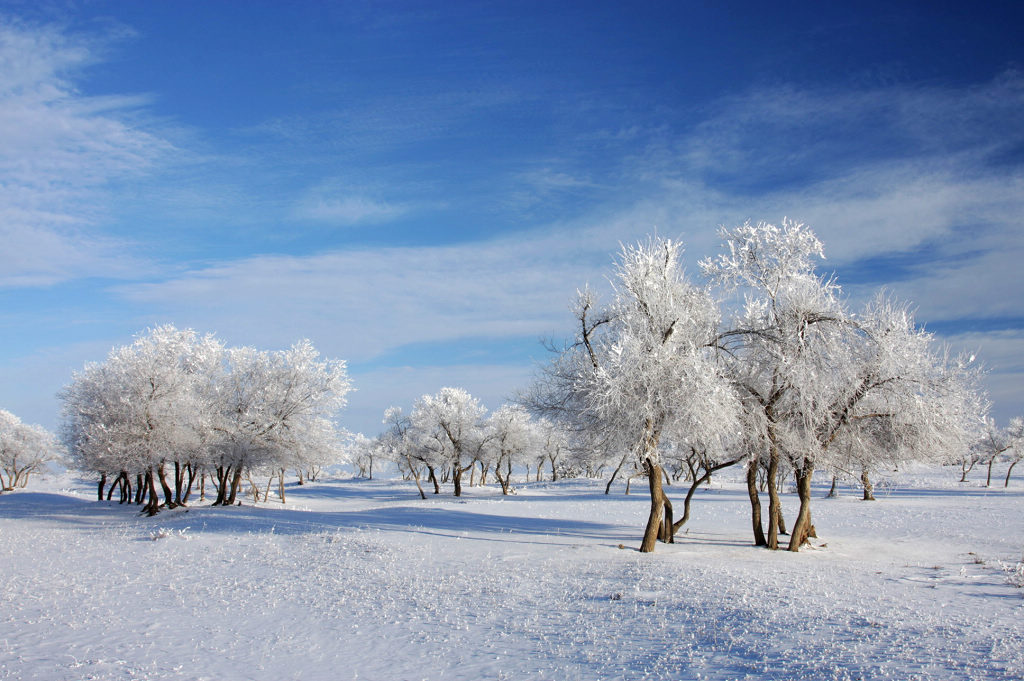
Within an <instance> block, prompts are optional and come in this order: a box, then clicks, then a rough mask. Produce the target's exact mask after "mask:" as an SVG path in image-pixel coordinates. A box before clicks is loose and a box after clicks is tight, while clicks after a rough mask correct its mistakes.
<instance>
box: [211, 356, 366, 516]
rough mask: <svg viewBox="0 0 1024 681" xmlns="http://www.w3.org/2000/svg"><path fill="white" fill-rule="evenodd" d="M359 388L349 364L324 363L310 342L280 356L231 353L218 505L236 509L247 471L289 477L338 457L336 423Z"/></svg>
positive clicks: (220, 393) (222, 410)
mask: <svg viewBox="0 0 1024 681" xmlns="http://www.w3.org/2000/svg"><path fill="white" fill-rule="evenodd" d="M351 389H352V386H351V381H350V380H349V378H348V374H347V372H346V368H345V362H344V361H342V360H326V359H321V357H320V354H319V353H318V352H317V351H316V349H315V348H314V347H313V345H312V344H311V343H310V342H309V341H301V342H299V343H296V344H295V345H293V346H292V347H291V348H290V349H288V350H283V351H277V352H267V351H260V350H256V349H254V348H247V347H243V348H231V349H229V350H228V351H227V353H226V361H225V365H224V369H223V370H222V371H221V372H220V373H219V374H218V375H217V376H216V377H215V380H214V390H213V394H214V396H215V397H214V398H213V399H214V401H213V409H212V413H213V416H212V426H211V430H212V432H213V438H212V441H211V442H210V447H211V453H212V454H213V464H214V467H215V469H216V475H217V479H218V494H217V500H216V501H215V502H214V504H215V505H221V504H233V503H234V501H235V497H236V495H237V491H238V486H239V484H240V482H241V479H242V475H243V473H244V472H245V471H246V470H247V469H257V468H269V469H272V470H276V471H283V470H286V469H288V468H292V467H301V466H303V465H305V464H306V463H307V462H308V460H313V459H315V460H317V461H318V462H323V461H324V460H325V454H324V452H325V451H326V452H331V451H335V452H336V451H338V448H337V442H338V439H339V432H338V429H337V427H336V426H335V424H334V422H333V420H332V419H333V417H334V415H335V414H336V413H337V412H338V410H340V409H341V408H342V407H344V406H345V403H346V395H347V394H348V392H349V391H350V390H351ZM304 457H305V459H304Z"/></svg>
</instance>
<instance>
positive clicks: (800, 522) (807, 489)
mask: <svg viewBox="0 0 1024 681" xmlns="http://www.w3.org/2000/svg"><path fill="white" fill-rule="evenodd" d="M793 474H794V475H795V476H796V491H797V494H798V495H799V496H800V512H799V513H798V514H797V517H796V522H795V523H794V524H793V534H792V536H790V538H789V550H790V551H799V550H800V547H801V546H803V545H804V542H806V541H807V538H808V537H814V536H817V535H816V534H815V532H814V526H813V525H811V476H813V475H814V464H812V463H804V465H803V466H802V467H800V468H799V469H794V470H793Z"/></svg>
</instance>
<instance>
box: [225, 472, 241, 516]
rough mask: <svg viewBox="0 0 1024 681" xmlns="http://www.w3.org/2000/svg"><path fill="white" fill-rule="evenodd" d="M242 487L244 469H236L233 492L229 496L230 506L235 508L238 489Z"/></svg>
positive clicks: (232, 482)
mask: <svg viewBox="0 0 1024 681" xmlns="http://www.w3.org/2000/svg"><path fill="white" fill-rule="evenodd" d="M241 486H242V467H241V466H237V467H236V468H235V475H234V477H233V478H231V492H230V493H229V496H228V506H234V504H235V498H236V497H237V496H238V488H239V487H241Z"/></svg>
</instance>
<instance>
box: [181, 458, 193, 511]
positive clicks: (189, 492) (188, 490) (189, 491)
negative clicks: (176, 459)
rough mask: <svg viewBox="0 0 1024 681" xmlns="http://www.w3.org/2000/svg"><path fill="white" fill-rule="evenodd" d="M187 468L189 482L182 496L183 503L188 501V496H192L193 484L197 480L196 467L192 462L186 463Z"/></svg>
mask: <svg viewBox="0 0 1024 681" xmlns="http://www.w3.org/2000/svg"><path fill="white" fill-rule="evenodd" d="M185 470H186V471H188V484H187V485H186V487H185V495H184V496H183V497H182V498H181V503H182V505H185V504H187V503H188V498H189V497H190V496H192V485H194V484H195V481H196V469H195V467H194V466H193V465H192V463H191V462H189V463H187V464H185Z"/></svg>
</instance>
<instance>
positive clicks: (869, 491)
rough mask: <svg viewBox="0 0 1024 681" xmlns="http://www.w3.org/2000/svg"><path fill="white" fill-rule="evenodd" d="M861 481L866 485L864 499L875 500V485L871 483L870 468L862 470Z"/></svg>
mask: <svg viewBox="0 0 1024 681" xmlns="http://www.w3.org/2000/svg"><path fill="white" fill-rule="evenodd" d="M860 482H861V484H862V485H864V501H874V500H875V486H874V485H872V484H871V478H870V477H868V469H866V468H864V469H862V470H861V472H860Z"/></svg>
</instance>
